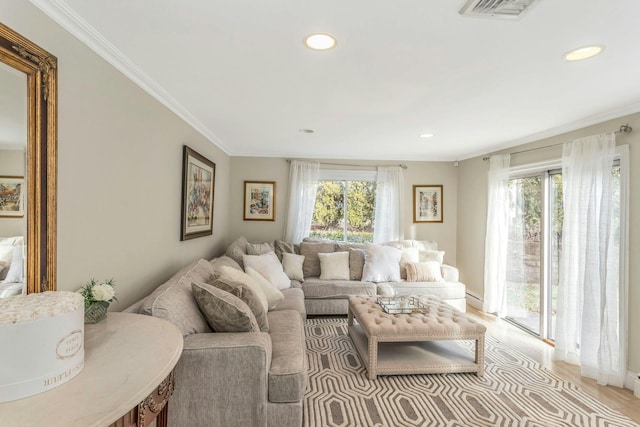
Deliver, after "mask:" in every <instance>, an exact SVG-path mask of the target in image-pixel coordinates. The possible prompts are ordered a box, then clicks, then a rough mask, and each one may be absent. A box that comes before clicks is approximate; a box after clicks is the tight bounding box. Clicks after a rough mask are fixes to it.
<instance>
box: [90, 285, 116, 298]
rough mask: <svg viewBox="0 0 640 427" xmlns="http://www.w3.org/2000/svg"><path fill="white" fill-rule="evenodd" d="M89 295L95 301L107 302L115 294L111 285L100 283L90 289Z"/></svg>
mask: <svg viewBox="0 0 640 427" xmlns="http://www.w3.org/2000/svg"><path fill="white" fill-rule="evenodd" d="M91 294H92V295H93V298H95V300H96V301H109V300H111V298H113V297H114V295H115V294H116V293H115V291H114V290H113V287H112V286H111V285H108V284H106V283H102V284H100V285H95V286H94V287H93V288H91Z"/></svg>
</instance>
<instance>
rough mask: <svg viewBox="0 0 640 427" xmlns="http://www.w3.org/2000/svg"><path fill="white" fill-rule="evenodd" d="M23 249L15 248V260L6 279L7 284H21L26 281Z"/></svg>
mask: <svg viewBox="0 0 640 427" xmlns="http://www.w3.org/2000/svg"><path fill="white" fill-rule="evenodd" d="M22 251H23V247H22V246H14V247H13V258H12V259H11V265H10V266H9V270H8V271H7V276H6V277H5V279H4V281H5V283H21V282H23V281H24V257H23V256H22Z"/></svg>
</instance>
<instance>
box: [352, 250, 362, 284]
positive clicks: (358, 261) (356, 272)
mask: <svg viewBox="0 0 640 427" xmlns="http://www.w3.org/2000/svg"><path fill="white" fill-rule="evenodd" d="M363 268H364V249H351V250H349V279H350V280H362V269H363Z"/></svg>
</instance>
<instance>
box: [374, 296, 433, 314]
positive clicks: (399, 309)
mask: <svg viewBox="0 0 640 427" xmlns="http://www.w3.org/2000/svg"><path fill="white" fill-rule="evenodd" d="M378 305H380V307H382V309H383V310H384V312H385V313H389V314H411V313H425V312H426V311H427V307H426V305H425V304H424V303H423V302H422V301H420V300H419V299H418V298H416V297H409V296H407V297H378Z"/></svg>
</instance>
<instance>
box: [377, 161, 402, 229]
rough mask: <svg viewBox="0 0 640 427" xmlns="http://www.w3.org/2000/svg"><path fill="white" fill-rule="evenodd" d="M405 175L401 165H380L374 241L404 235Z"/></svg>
mask: <svg viewBox="0 0 640 427" xmlns="http://www.w3.org/2000/svg"><path fill="white" fill-rule="evenodd" d="M403 218H404V175H403V172H402V167H400V166H378V173H377V175H376V216H375V223H374V224H375V225H374V227H373V241H374V242H388V241H391V240H400V239H402V238H403V237H404V222H403Z"/></svg>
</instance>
